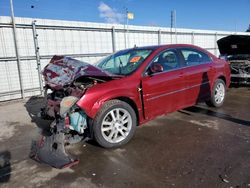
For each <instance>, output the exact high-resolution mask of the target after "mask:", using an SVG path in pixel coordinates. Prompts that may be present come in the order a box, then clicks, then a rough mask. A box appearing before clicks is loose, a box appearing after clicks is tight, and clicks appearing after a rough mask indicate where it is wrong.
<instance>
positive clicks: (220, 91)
mask: <svg viewBox="0 0 250 188" xmlns="http://www.w3.org/2000/svg"><path fill="white" fill-rule="evenodd" d="M224 97H225V87H224V85H223V84H222V83H219V84H218V85H217V86H216V88H215V94H214V100H215V102H216V103H217V104H220V103H221V102H222V101H223V100H224Z"/></svg>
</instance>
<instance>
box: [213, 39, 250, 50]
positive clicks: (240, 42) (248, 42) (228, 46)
mask: <svg viewBox="0 0 250 188" xmlns="http://www.w3.org/2000/svg"><path fill="white" fill-rule="evenodd" d="M217 44H218V47H219V51H220V53H221V55H238V54H241V55H243V54H250V35H249V36H246V35H229V36H227V37H224V38H221V39H219V40H218V41H217Z"/></svg>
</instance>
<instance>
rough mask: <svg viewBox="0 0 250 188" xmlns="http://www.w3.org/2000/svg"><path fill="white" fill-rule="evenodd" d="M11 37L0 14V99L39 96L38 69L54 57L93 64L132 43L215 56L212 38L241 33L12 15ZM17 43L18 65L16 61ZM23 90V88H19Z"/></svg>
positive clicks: (10, 23) (7, 22)
mask: <svg viewBox="0 0 250 188" xmlns="http://www.w3.org/2000/svg"><path fill="white" fill-rule="evenodd" d="M16 31H17V32H16V33H17V36H16V40H17V41H15V38H14V36H13V26H12V22H11V18H10V17H5V16H1V17H0V86H1V87H0V101H6V100H11V99H18V98H24V97H29V96H33V95H40V94H42V89H43V81H42V77H41V75H40V71H41V70H42V69H43V67H44V66H45V65H46V64H47V63H48V62H49V60H50V58H51V57H52V56H53V55H55V54H57V55H67V56H70V57H74V58H76V59H79V60H82V61H86V62H89V63H95V62H96V61H98V60H99V59H100V58H103V57H105V56H107V55H108V54H111V53H113V52H115V51H118V50H121V49H125V48H131V47H134V46H146V45H160V44H172V43H185V44H194V45H198V46H201V47H203V48H205V49H207V50H208V51H210V52H211V53H213V54H215V55H216V56H218V55H219V51H218V47H217V43H216V41H217V40H219V39H220V38H222V37H225V36H227V35H230V34H240V35H249V33H245V32H237V33H236V32H228V31H210V30H193V29H180V28H178V29H171V28H165V27H144V26H132V25H130V26H128V28H127V27H125V26H124V25H121V24H104V23H90V22H76V21H62V20H46V19H36V20H34V19H32V18H16ZM15 42H17V44H18V46H17V48H18V51H19V56H20V57H19V59H20V64H18V61H17V56H16V51H15ZM22 91H23V92H22Z"/></svg>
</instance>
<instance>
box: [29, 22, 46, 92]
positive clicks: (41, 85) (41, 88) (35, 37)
mask: <svg viewBox="0 0 250 188" xmlns="http://www.w3.org/2000/svg"><path fill="white" fill-rule="evenodd" d="M32 32H33V40H34V47H35V54H36V63H37V72H38V79H39V86H40V91H41V95H43V81H42V76H41V61H40V53H39V46H38V40H37V37H38V34H37V32H36V20H34V21H32Z"/></svg>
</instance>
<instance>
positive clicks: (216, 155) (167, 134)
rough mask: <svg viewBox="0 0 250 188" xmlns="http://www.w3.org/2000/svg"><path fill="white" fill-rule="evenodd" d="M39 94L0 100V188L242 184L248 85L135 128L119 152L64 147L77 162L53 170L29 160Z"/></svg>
mask: <svg viewBox="0 0 250 188" xmlns="http://www.w3.org/2000/svg"><path fill="white" fill-rule="evenodd" d="M40 105H41V99H39V98H31V99H29V100H28V99H27V100H25V101H11V102H8V103H1V104H0V187H91V188H92V187H93V188H94V187H185V188H188V187H190V188H194V187H203V188H205V187H209V188H210V187H222V188H223V187H227V188H230V187H250V88H231V89H230V90H229V92H228V96H227V98H226V102H225V105H224V106H223V107H222V108H220V109H214V108H208V107H207V106H206V105H204V104H199V105H197V106H195V107H191V108H187V109H184V110H182V111H179V112H175V113H172V114H169V115H167V116H161V117H159V118H157V119H156V120H154V121H151V122H150V123H147V124H145V125H144V126H141V127H139V128H137V131H136V134H135V136H134V138H133V139H132V141H131V142H130V143H128V144H127V145H126V146H124V147H121V148H119V149H109V150H108V149H103V148H100V147H98V146H96V145H93V144H89V143H79V144H76V145H73V146H70V147H69V148H68V149H69V150H70V152H71V153H74V154H76V155H78V156H79V158H80V164H79V165H77V166H74V167H72V168H68V169H63V170H58V169H54V168H51V167H49V166H46V165H43V164H38V163H37V162H35V161H33V160H31V159H30V158H29V152H30V147H31V143H32V140H35V139H36V138H37V137H38V135H39V131H40V129H39V128H38V127H43V126H46V125H47V124H48V122H45V121H41V120H39V119H38V118H36V117H35V116H34V114H36V113H37V112H38V111H39V108H40Z"/></svg>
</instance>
